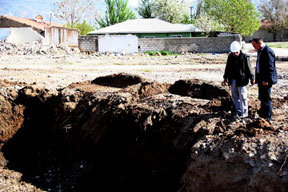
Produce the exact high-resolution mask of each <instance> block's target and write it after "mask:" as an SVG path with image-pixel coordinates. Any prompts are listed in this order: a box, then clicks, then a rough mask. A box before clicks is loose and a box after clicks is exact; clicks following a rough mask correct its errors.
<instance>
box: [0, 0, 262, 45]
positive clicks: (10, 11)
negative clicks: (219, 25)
mask: <svg viewBox="0 0 288 192" xmlns="http://www.w3.org/2000/svg"><path fill="white" fill-rule="evenodd" d="M138 1H139V0H128V2H129V6H130V8H132V9H135V8H136V7H137V6H138ZM185 1H186V2H187V3H188V4H189V5H196V2H197V0H185ZM53 2H54V0H0V15H10V16H16V17H26V18H35V17H36V16H37V15H39V14H40V15H42V16H43V18H44V20H46V21H49V20H50V15H51V14H50V13H52V9H53ZM95 2H96V7H97V11H98V13H99V14H100V15H102V13H103V12H104V11H105V3H104V0H98V1H97V0H95ZM252 2H253V3H254V4H255V5H256V6H257V5H258V2H259V0H254V1H253V0H252ZM52 21H54V22H57V23H61V21H59V20H57V19H56V18H53V16H52ZM62 24H63V23H62ZM8 34H9V30H7V29H1V28H0V40H1V39H3V38H5V37H6V36H7V35H8Z"/></svg>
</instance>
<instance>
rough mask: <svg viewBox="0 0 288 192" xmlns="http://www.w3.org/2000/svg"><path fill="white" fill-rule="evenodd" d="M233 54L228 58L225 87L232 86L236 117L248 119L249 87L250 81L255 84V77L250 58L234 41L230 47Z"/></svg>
mask: <svg viewBox="0 0 288 192" xmlns="http://www.w3.org/2000/svg"><path fill="white" fill-rule="evenodd" d="M230 50H231V53H230V54H229V56H228V59H227V63H226V67H225V73H224V75H223V78H224V81H223V82H222V84H223V85H226V84H227V83H228V85H230V89H231V92H232V100H233V102H234V106H235V109H236V113H237V115H236V116H239V117H240V118H245V117H248V96H247V87H246V85H247V84H248V83H249V79H250V81H251V84H252V85H253V84H254V76H253V74H252V70H251V66H250V58H249V56H248V55H246V54H244V53H242V51H241V45H240V43H239V42H238V41H233V42H232V43H231V45H230Z"/></svg>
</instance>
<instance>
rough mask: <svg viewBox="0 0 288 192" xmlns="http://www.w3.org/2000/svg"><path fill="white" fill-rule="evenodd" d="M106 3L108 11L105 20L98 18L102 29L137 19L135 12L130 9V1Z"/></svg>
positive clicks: (107, 0)
mask: <svg viewBox="0 0 288 192" xmlns="http://www.w3.org/2000/svg"><path fill="white" fill-rule="evenodd" d="M105 3H106V6H107V10H106V13H105V16H104V18H102V17H99V18H96V22H97V24H98V25H99V26H100V28H102V27H107V26H110V25H114V24H116V23H121V22H123V21H126V20H128V19H135V18H136V16H135V14H134V12H133V11H132V10H131V9H130V8H128V0H105Z"/></svg>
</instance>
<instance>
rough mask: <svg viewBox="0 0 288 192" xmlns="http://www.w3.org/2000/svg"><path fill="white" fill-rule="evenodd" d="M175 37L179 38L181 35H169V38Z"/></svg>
mask: <svg viewBox="0 0 288 192" xmlns="http://www.w3.org/2000/svg"><path fill="white" fill-rule="evenodd" d="M173 37H176V38H181V37H182V35H171V38H173Z"/></svg>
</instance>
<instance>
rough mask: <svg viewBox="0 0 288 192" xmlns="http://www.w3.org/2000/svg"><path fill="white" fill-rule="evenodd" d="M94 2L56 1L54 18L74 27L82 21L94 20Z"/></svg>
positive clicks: (90, 0)
mask: <svg viewBox="0 0 288 192" xmlns="http://www.w3.org/2000/svg"><path fill="white" fill-rule="evenodd" d="M94 2H95V1H93V0H55V1H54V16H55V17H57V18H59V19H61V20H63V21H65V22H66V25H68V26H71V27H74V26H75V24H76V23H78V22H80V20H81V19H84V18H85V19H86V20H88V21H89V19H94V18H95V16H96V7H95V3H94Z"/></svg>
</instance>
